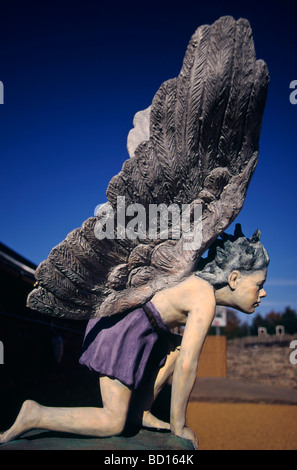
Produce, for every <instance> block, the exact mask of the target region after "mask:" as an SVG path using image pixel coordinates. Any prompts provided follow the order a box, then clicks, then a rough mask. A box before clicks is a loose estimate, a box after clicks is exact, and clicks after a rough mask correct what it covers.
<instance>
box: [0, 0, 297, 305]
mask: <svg viewBox="0 0 297 470" xmlns="http://www.w3.org/2000/svg"><path fill="white" fill-rule="evenodd" d="M0 13H1V18H0V80H1V81H2V82H3V84H4V99H5V102H4V105H0V136H1V138H0V158H1V167H0V168H1V185H0V211H1V219H0V221H1V222H0V241H2V242H3V243H5V244H6V245H8V246H9V247H10V248H12V249H13V250H15V251H17V252H18V253H20V254H21V255H23V256H25V257H26V258H28V259H29V260H31V261H33V262H35V263H39V262H40V261H42V260H43V259H44V258H46V257H47V256H48V253H49V251H50V250H51V248H52V247H53V246H55V245H56V244H58V243H59V242H60V241H62V240H63V239H64V238H65V236H66V235H67V233H69V232H70V231H71V230H72V229H74V228H76V227H79V226H80V225H81V224H82V223H83V221H84V220H85V219H87V218H88V217H90V216H92V215H93V213H94V208H95V206H96V205H97V204H100V203H102V202H105V200H106V196H105V192H106V188H107V185H108V183H109V181H110V179H111V178H112V176H114V175H115V174H117V173H118V172H119V171H120V169H121V166H122V164H123V162H124V161H125V160H126V159H127V158H128V153H127V150H126V140H127V135H128V132H129V130H130V129H131V128H132V121H133V117H134V114H135V113H136V112H137V111H139V110H141V109H145V108H146V107H147V106H149V105H150V104H151V101H152V98H153V96H154V94H155V93H156V91H157V90H158V88H159V87H160V85H161V83H162V82H164V81H165V80H168V79H169V78H173V77H175V76H177V75H178V73H179V71H180V68H181V65H182V60H183V57H184V53H185V50H186V47H187V44H188V42H189V40H190V37H191V35H192V34H193V33H194V31H195V30H196V28H197V27H198V26H200V25H201V24H206V23H208V24H209V23H213V22H214V21H215V20H216V19H218V18H219V17H220V16H222V15H232V16H234V18H236V19H238V18H239V17H245V18H247V19H248V20H249V21H250V23H251V26H252V29H253V34H254V41H255V47H256V54H257V58H261V59H264V60H265V61H266V62H267V64H268V67H269V71H270V87H269V93H268V99H267V105H266V109H265V114H264V120H263V126H262V134H261V141H260V154H259V163H258V167H257V169H256V172H255V174H254V177H253V179H252V182H251V184H250V187H249V190H248V193H247V197H246V201H245V205H244V208H243V209H242V211H241V213H240V214H239V216H238V218H237V220H236V222H240V223H241V224H242V227H243V231H244V233H245V234H246V236H251V235H252V233H253V232H254V231H255V230H256V229H257V228H260V229H261V231H262V241H263V244H264V245H265V246H266V248H267V250H268V252H269V254H270V256H271V265H270V269H269V276H268V281H267V293H268V296H267V299H266V300H264V301H263V303H262V304H261V306H260V307H259V309H258V312H259V313H261V314H265V313H267V312H269V311H270V310H272V309H275V310H278V311H282V310H283V309H284V308H285V306H286V305H290V306H292V307H293V308H295V309H297V294H296V292H297V269H296V265H297V250H296V229H297V217H296V207H295V204H296V200H297V198H296V174H297V171H296V170H297V155H296V153H297V152H296V135H297V133H296V130H297V129H296V124H297V105H293V104H291V103H290V101H289V96H290V93H291V92H292V90H290V88H289V85H290V83H291V82H292V81H293V80H297V63H296V39H297V33H296V14H297V7H296V6H294V2H293V1H287V0H285V1H282V2H281V1H278V2H272V1H269V2H268V1H263V2H238V1H237V2H235V1H234V2H233V1H227V0H226V1H225V0H222V1H213V0H209V1H208V2H205V1H200V0H196V1H192V0H184V1H183V2H179V3H174V2H171V1H168V0H165V1H162V0H159V1H155V0H151V1H150V2H136V1H129V0H128V1H117V0H115V1H113V2H109V3H108V4H107V2H102V1H100V2H99V1H90V0H86V1H84V2H82V1H80V2H77V1H72V2H66V1H63V0H61V1H51V2H49V1H43V2H37V1H31V2H30V1H29V2H20V1H19V2H17V1H13V0H12V1H10V2H1V12H0ZM232 229H233V226H232V227H231V228H230V229H229V230H230V231H231V230H232Z"/></svg>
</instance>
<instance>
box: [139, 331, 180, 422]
mask: <svg viewBox="0 0 297 470" xmlns="http://www.w3.org/2000/svg"><path fill="white" fill-rule="evenodd" d="M171 339H172V341H171V342H170V344H169V350H168V355H167V358H166V362H165V364H164V366H163V367H161V368H160V369H159V370H158V371H156V372H155V374H154V375H153V376H152V378H151V380H149V381H147V382H146V384H145V386H146V388H145V389H143V388H142V389H141V392H142V395H140V394H139V395H138V401H137V405H135V406H136V407H137V410H135V412H136V414H138V415H139V413H141V414H142V425H143V426H146V427H153V428H158V429H170V424H169V423H166V422H165V421H162V420H160V419H158V418H156V417H155V416H153V415H152V414H151V412H150V409H151V407H152V405H153V403H154V401H155V399H156V398H157V396H158V394H159V393H160V391H161V390H162V388H163V386H164V385H165V384H166V382H167V380H168V379H169V378H170V377H171V376H172V374H173V372H174V367H175V362H176V359H177V357H178V355H179V349H180V343H181V337H180V336H178V335H172V336H171ZM132 412H133V410H132Z"/></svg>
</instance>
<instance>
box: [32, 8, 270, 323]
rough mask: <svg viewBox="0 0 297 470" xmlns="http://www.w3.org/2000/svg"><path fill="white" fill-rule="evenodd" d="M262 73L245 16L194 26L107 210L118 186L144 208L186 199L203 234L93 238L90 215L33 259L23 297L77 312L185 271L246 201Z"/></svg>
mask: <svg viewBox="0 0 297 470" xmlns="http://www.w3.org/2000/svg"><path fill="white" fill-rule="evenodd" d="M268 82H269V75H268V70H267V67H266V64H265V63H264V62H263V61H262V60H256V58H255V50H254V43H253V38H252V31H251V28H250V25H249V23H248V21H247V20H245V19H239V20H238V21H235V20H234V19H233V18H232V17H229V16H226V17H222V18H220V19H219V20H218V21H216V22H215V23H214V24H213V25H210V26H209V25H204V26H201V27H200V28H198V29H197V31H196V32H195V34H194V35H193V36H192V38H191V40H190V43H189V45H188V48H187V51H186V54H185V58H184V61H183V65H182V69H181V71H180V74H179V76H178V77H177V78H174V79H170V80H168V81H166V82H164V83H163V84H162V85H161V87H160V89H159V90H158V92H157V93H156V95H155V97H154V99H153V102H152V105H151V108H150V110H146V115H147V114H148V112H149V132H148V136H147V139H146V140H144V141H142V142H140V143H139V145H138V146H137V148H136V149H135V152H134V153H133V156H132V157H131V158H130V159H128V160H127V161H125V162H124V164H123V167H122V170H121V171H120V173H119V174H118V175H116V176H114V177H113V178H112V180H111V181H110V183H109V185H108V188H107V198H108V201H109V203H110V204H111V206H112V208H113V209H114V214H116V209H117V204H118V197H119V196H121V197H124V198H125V199H124V200H125V210H126V209H127V208H128V206H129V205H131V204H141V205H142V206H143V207H144V209H145V210H146V214H148V213H149V209H150V206H151V205H160V204H165V205H167V206H168V205H170V204H177V205H179V207H182V205H183V204H189V205H190V207H192V209H193V207H194V205H195V204H197V203H199V204H201V205H202V240H201V243H200V244H199V246H198V247H197V246H195V247H194V248H193V249H187V250H185V239H184V237H183V235H182V236H180V237H179V238H178V239H176V238H174V237H173V236H170V231H169V236H168V239H165V240H164V239H161V238H158V239H154V240H152V239H151V238H149V237H147V238H145V239H139V238H134V239H128V238H125V239H122V238H120V237H116V236H115V237H114V238H113V239H107V238H105V239H101V240H99V239H98V238H97V237H96V235H95V227H96V223H97V222H98V220H100V216H98V217H92V218H90V219H88V220H87V221H86V222H84V224H83V225H82V227H81V228H79V229H76V230H74V231H73V232H71V233H70V234H69V235H68V236H67V237H66V239H65V240H64V241H62V242H61V243H60V244H59V245H58V246H57V247H55V248H53V250H52V251H51V253H50V255H49V257H48V259H47V260H45V261H43V262H42V263H41V265H40V266H39V267H38V269H37V270H36V280H37V281H38V284H39V286H38V288H36V289H34V290H33V291H32V292H31V294H30V296H29V298H28V306H29V307H30V308H32V309H34V310H38V311H40V312H43V313H46V314H50V315H54V316H65V317H69V318H74V319H88V318H93V317H100V316H106V315H112V314H116V313H121V312H124V311H126V310H130V309H132V308H135V307H137V306H140V305H142V304H143V303H145V302H146V301H148V300H149V299H150V298H151V297H152V296H153V295H154V293H155V292H157V291H158V290H160V289H164V288H165V287H167V286H171V285H174V284H175V283H178V282H181V280H183V279H184V278H185V277H187V276H188V275H189V274H191V272H193V270H194V269H195V265H196V263H197V261H198V260H199V258H200V257H201V256H202V254H203V253H204V252H205V251H206V250H207V248H208V247H209V246H210V244H211V243H212V242H213V241H214V240H215V239H216V238H217V237H218V236H219V235H220V234H221V233H222V232H223V231H224V230H226V228H227V227H228V226H229V225H230V224H231V223H232V222H233V220H234V219H235V218H236V217H237V215H238V213H239V212H240V210H241V208H242V206H243V203H244V199H245V196H246V191H247V189H248V186H249V182H250V180H251V177H252V175H253V173H254V170H255V167H256V164H257V160H258V150H259V138H260V130H261V123H262V117H263V112H264V106H265V101H266V94H267V88H268ZM141 135H145V133H144V134H141ZM136 141H137V139H136ZM114 219H116V215H114ZM115 221H116V220H115ZM192 226H193V224H192ZM171 228H172V229H173V228H174V227H173V225H172V227H171ZM158 230H159V232H160V230H161V229H160V226H158ZM115 234H116V230H115Z"/></svg>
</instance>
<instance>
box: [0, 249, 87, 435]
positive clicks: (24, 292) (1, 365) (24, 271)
mask: <svg viewBox="0 0 297 470" xmlns="http://www.w3.org/2000/svg"><path fill="white" fill-rule="evenodd" d="M35 269H36V265H35V264H34V263H32V262H30V261H28V260H27V259H26V258H24V257H23V256H21V255H19V254H18V253H16V252H15V251H13V250H11V249H10V248H8V247H7V246H6V245H4V244H3V243H0V343H1V362H0V390H1V398H2V407H1V410H0V416H1V420H0V429H1V428H2V429H3V428H5V419H9V417H11V414H12V413H14V414H15V412H16V410H17V409H18V407H19V405H20V403H21V402H22V401H23V399H26V398H32V399H36V400H37V401H41V402H44V401H46V402H47V403H52V404H54V402H55V400H56V402H58V404H60V405H62V404H64V406H67V400H66V398H65V397H66V395H67V396H68V395H70V390H71V388H72V387H73V386H75V385H74V384H76V383H79V382H80V379H81V378H82V377H83V378H84V377H85V373H86V372H87V371H85V368H83V367H82V366H80V365H79V364H78V359H79V356H80V353H81V346H82V341H83V336H84V331H85V326H86V322H82V321H75V320H67V319H65V320H64V319H56V318H52V317H50V316H47V315H43V314H40V313H38V312H34V311H32V310H30V309H29V308H27V307H26V298H27V296H28V294H29V292H30V291H31V290H32V288H33V286H34V283H35V277H34V273H35ZM84 380H85V378H84ZM63 396H64V401H63ZM55 397H56V399H55ZM5 413H7V416H5ZM3 420H4V422H2V421H3Z"/></svg>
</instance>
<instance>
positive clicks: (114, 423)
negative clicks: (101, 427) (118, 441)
mask: <svg viewBox="0 0 297 470" xmlns="http://www.w3.org/2000/svg"><path fill="white" fill-rule="evenodd" d="M110 424H111V427H112V431H113V434H114V435H115V436H118V435H119V434H121V433H122V432H123V431H124V429H125V425H126V416H124V415H123V416H116V415H113V416H111V417H110Z"/></svg>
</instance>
